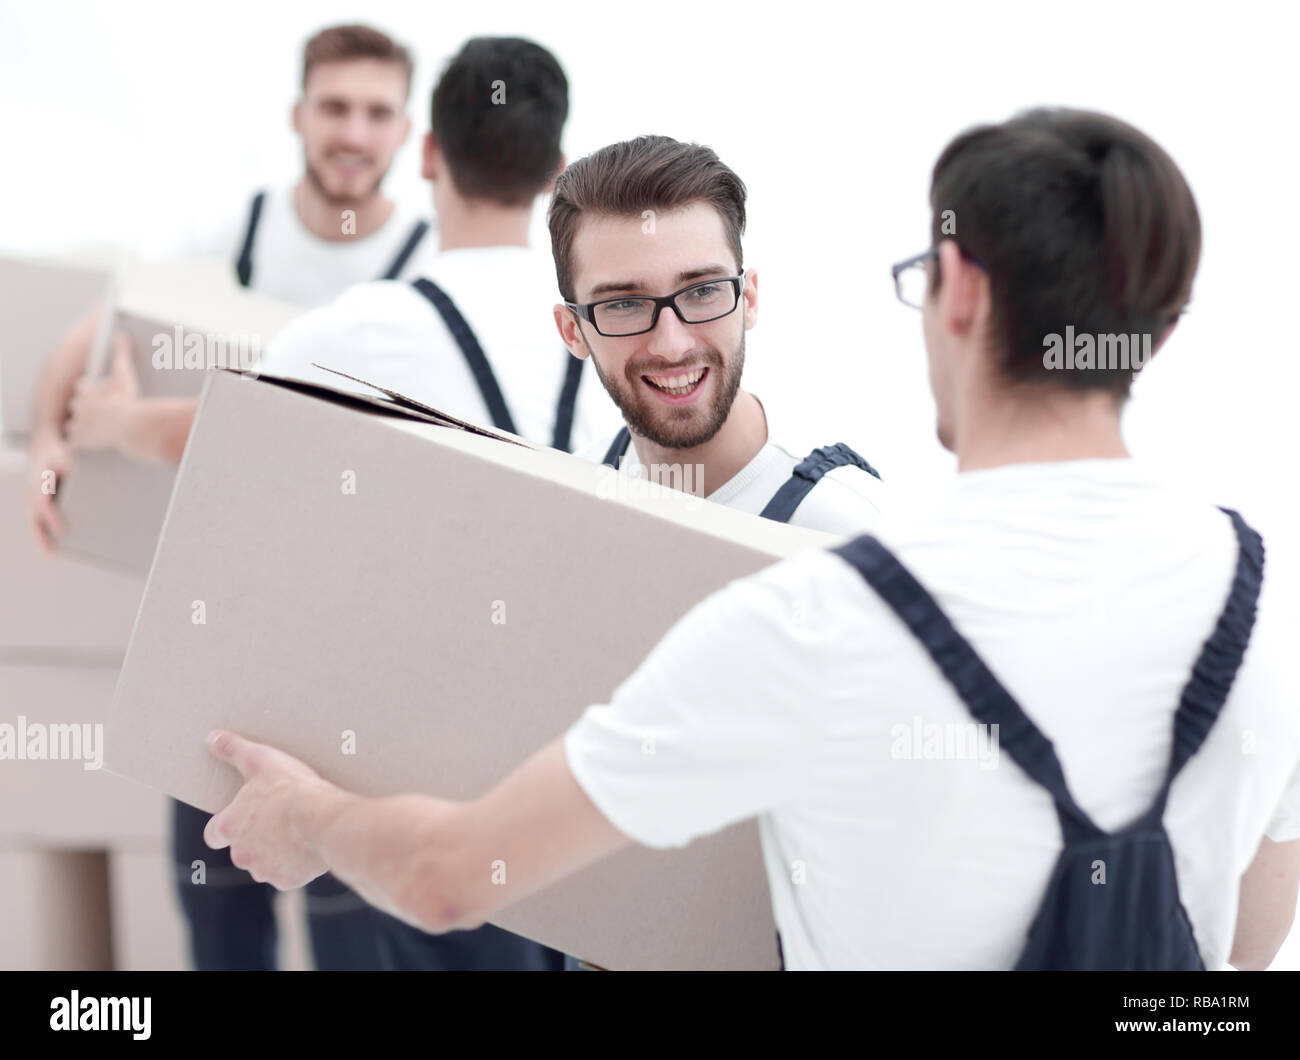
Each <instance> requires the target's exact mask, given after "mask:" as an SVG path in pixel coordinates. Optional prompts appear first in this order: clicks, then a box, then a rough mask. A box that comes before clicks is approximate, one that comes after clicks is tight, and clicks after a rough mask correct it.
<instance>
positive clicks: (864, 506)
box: [782, 450, 888, 537]
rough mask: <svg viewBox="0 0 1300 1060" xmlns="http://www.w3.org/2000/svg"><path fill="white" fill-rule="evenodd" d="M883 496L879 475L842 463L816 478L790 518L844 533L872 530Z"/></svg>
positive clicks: (797, 523)
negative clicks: (813, 484)
mask: <svg viewBox="0 0 1300 1060" xmlns="http://www.w3.org/2000/svg"><path fill="white" fill-rule="evenodd" d="M782 451H783V452H784V450H782ZM802 459H803V458H802V457H801V458H799V460H802ZM797 462H798V461H796V463H797ZM887 496H888V491H887V489H886V487H885V485H884V483H883V482H882V481H881V480H880V479H879V478H877V477H876V476H875V475H873V474H872V473H871V472H869V471H866V470H864V469H863V468H861V467H858V466H857V465H856V464H845V465H843V466H840V467H834V468H832V469H831V470H830V471H828V472H826V474H824V475H823V476H822V477H821V479H819V480H818V482H817V484H816V485H815V486H813V488H812V489H811V490H810V491H809V493H808V495H807V496H806V497H804V499H803V503H801V504H800V505H799V507H798V508H797V509H795V513H794V515H793V516H792V517H791V519H790V522H791V523H792V524H793V525H795V526H802V527H806V528H808V529H810V530H824V531H826V532H827V533H832V534H842V535H844V536H846V537H853V536H855V535H857V534H864V533H870V532H874V531H876V530H878V529H879V528H880V527H881V525H882V524H883V523H884V519H885V501H884V498H885V497H887Z"/></svg>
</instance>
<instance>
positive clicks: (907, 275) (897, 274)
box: [889, 247, 988, 309]
mask: <svg viewBox="0 0 1300 1060" xmlns="http://www.w3.org/2000/svg"><path fill="white" fill-rule="evenodd" d="M958 249H960V248H958ZM961 254H962V257H964V258H965V259H966V260H967V261H969V262H971V263H972V264H973V265H977V266H979V267H980V268H981V269H984V271H985V272H987V271H988V267H987V266H986V265H985V264H984V262H982V261H980V259H979V258H977V257H975V255H974V254H967V253H966V251H964V250H963V251H962V252H961ZM938 256H939V248H938V247H931V248H930V249H929V250H926V251H922V252H921V253H920V254H917V255H916V256H915V257H912V258H908V259H907V260H906V261H900V262H899V263H898V264H897V265H891V266H890V267H889V271H890V272H891V273H892V274H893V276H894V293H895V294H897V295H898V300H899V301H900V302H902V303H903V305H907V306H911V307H912V308H913V309H920V308H922V307H923V306H924V305H925V294H926V291H928V290H929V289H930V275H929V273H928V272H927V270H926V268H925V263H926V262H927V261H929V260H930V259H931V258H937V257H938Z"/></svg>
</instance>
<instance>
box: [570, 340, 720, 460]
mask: <svg viewBox="0 0 1300 1060" xmlns="http://www.w3.org/2000/svg"><path fill="white" fill-rule="evenodd" d="M684 360H686V361H687V363H689V364H691V365H694V366H702V367H705V368H708V370H709V372H708V379H709V380H712V381H713V397H712V399H711V400H710V401H709V403H708V405H707V406H706V407H701V406H700V405H699V404H694V405H675V406H674V405H663V404H660V403H658V402H656V400H655V398H654V397H653V395H651V394H647V393H646V392H645V387H646V384H645V383H644V382H643V381H642V379H641V375H642V374H643V373H644V372H647V371H655V372H658V371H662V369H661V368H659V367H658V366H651V365H647V364H645V363H641V364H638V363H637V362H635V361H629V362H628V363H627V365H625V366H624V370H623V375H624V380H623V381H616V380H613V379H610V378H607V377H606V376H605V374H604V373H603V372H602V371H601V370H600V362H599V361H597V360H596V358H595V357H594V356H593V357H592V358H591V363H592V365H593V366H594V367H595V369H596V376H597V378H598V379H599V380H600V381H601V384H602V385H603V386H604V387H605V391H606V393H608V394H609V396H610V398H611V399H612V400H613V402H614V404H615V405H617V406H618V410H619V411H620V412H621V413H623V419H625V420H626V421H627V425H628V429H629V430H631V431H632V433H633V434H639V435H640V436H641V437H643V438H646V439H648V440H649V441H651V442H653V443H654V444H655V445H658V446H662V447H663V448H665V449H694V448H695V447H696V446H697V445H703V444H704V443H705V442H708V441H709V440H710V439H712V438H713V436H714V435H715V434H717V433H718V431H720V430H722V425H723V424H724V423H726V422H727V417H728V416H729V415H731V406H732V404H733V403H734V402H735V400H736V394H737V393H739V392H740V376H741V372H742V371H743V369H744V367H745V333H744V332H743V331H742V332H741V333H740V342H739V343H738V344H737V346H736V349H735V352H734V353H733V354H732V356H731V357H729V358H728V359H727V360H726V361H725V362H724V360H723V357H722V355H721V354H720V353H718V351H717V350H715V349H713V348H712V347H704V348H703V349H701V350H692V351H691V353H690V354H689V355H688V356H687V357H686V358H684Z"/></svg>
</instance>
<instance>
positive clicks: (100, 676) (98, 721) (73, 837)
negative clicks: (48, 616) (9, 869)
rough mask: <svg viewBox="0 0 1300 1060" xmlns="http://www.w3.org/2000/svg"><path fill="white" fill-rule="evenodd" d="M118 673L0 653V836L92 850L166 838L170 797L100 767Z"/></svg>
mask: <svg viewBox="0 0 1300 1060" xmlns="http://www.w3.org/2000/svg"><path fill="white" fill-rule="evenodd" d="M117 673H118V671H117V667H116V666H112V667H107V666H97V665H78V664H75V663H70V662H68V661H66V660H65V661H62V662H61V663H60V664H59V665H41V664H15V663H6V662H4V661H0V726H5V729H4V730H3V731H2V732H0V843H20V844H22V845H25V846H42V847H46V848H55V847H57V848H61V849H87V850H93V849H100V848H104V847H108V846H113V845H120V844H127V845H131V844H140V843H149V842H155V843H156V842H162V841H163V840H165V838H166V835H167V820H168V804H167V800H166V799H164V798H163V797H162V796H161V795H159V794H158V793H157V792H154V791H150V790H148V789H147V788H142V787H141V786H140V785H139V784H132V783H131V782H130V781H127V780H123V779H122V778H121V777H117V776H114V775H113V774H112V773H109V772H108V771H107V770H106V769H104V768H103V750H104V748H103V740H104V737H105V731H106V725H105V722H106V718H107V715H108V710H109V707H110V705H111V703H112V700H113V687H114V685H115V684H116V681H117ZM74 727H75V731H74ZM97 727H98V728H97Z"/></svg>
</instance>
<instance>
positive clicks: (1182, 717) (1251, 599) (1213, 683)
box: [1153, 508, 1264, 817]
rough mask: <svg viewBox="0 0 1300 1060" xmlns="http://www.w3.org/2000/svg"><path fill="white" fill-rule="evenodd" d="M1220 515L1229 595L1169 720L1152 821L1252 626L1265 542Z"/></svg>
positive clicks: (1196, 746)
mask: <svg viewBox="0 0 1300 1060" xmlns="http://www.w3.org/2000/svg"><path fill="white" fill-rule="evenodd" d="M1220 511H1222V512H1223V513H1224V514H1225V515H1227V516H1228V518H1229V519H1231V520H1232V529H1233V531H1234V532H1235V534H1236V536H1237V566H1236V569H1235V570H1234V572H1233V576H1232V586H1231V587H1230V588H1229V590H1228V600H1227V602H1226V603H1225V604H1224V606H1223V610H1222V612H1220V614H1219V619H1218V621H1217V622H1216V623H1215V625H1214V630H1213V632H1212V633H1211V634H1210V636H1209V639H1207V640H1206V642H1205V644H1204V645H1203V646H1202V648H1201V652H1200V654H1199V655H1198V656H1197V657H1196V662H1195V663H1194V664H1193V666H1192V675H1191V677H1189V678H1188V679H1187V684H1186V685H1185V686H1184V687H1183V694H1182V696H1181V697H1180V698H1179V700H1178V710H1177V712H1176V713H1175V714H1174V748H1173V753H1172V754H1171V755H1170V759H1169V770H1168V772H1167V773H1166V775H1165V783H1164V787H1163V788H1162V789H1161V793H1160V798H1159V799H1158V800H1157V805H1156V807H1154V808H1153V813H1154V814H1155V816H1157V817H1159V816H1162V815H1163V813H1164V806H1165V800H1166V799H1167V798H1168V796H1169V788H1170V786H1171V785H1172V784H1173V782H1174V778H1175V777H1176V776H1178V774H1179V772H1180V771H1181V770H1182V768H1183V766H1185V765H1186V764H1187V762H1188V760H1189V759H1190V758H1191V757H1192V756H1193V755H1194V754H1196V752H1197V751H1199V750H1200V749H1201V745H1202V744H1203V743H1205V738H1206V737H1207V736H1208V735H1209V734H1210V729H1211V728H1212V727H1213V726H1214V723H1215V721H1216V720H1218V717H1219V714H1220V713H1221V712H1222V710H1223V705H1224V703H1225V702H1227V699H1228V693H1229V692H1230V691H1231V690H1232V683H1233V681H1235V680H1236V677H1237V671H1238V670H1239V669H1240V668H1241V661H1242V659H1243V658H1244V656H1245V654H1246V647H1247V645H1248V644H1249V643H1250V633H1251V630H1252V629H1253V628H1254V626H1255V614H1256V610H1257V607H1258V604H1259V591H1260V588H1261V586H1262V585H1263V580H1264V541H1263V539H1262V538H1261V537H1260V536H1259V534H1257V533H1256V532H1255V531H1254V530H1253V529H1251V527H1250V526H1249V525H1248V524H1247V523H1246V521H1245V520H1244V519H1242V517H1241V516H1240V515H1239V514H1237V513H1236V512H1234V511H1231V510H1229V509H1227V508H1221V509H1220Z"/></svg>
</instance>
